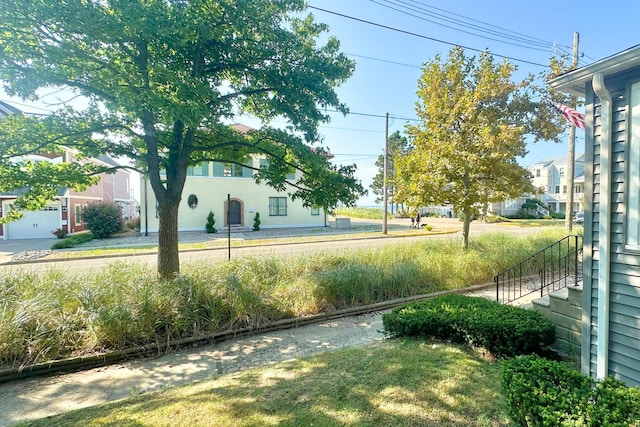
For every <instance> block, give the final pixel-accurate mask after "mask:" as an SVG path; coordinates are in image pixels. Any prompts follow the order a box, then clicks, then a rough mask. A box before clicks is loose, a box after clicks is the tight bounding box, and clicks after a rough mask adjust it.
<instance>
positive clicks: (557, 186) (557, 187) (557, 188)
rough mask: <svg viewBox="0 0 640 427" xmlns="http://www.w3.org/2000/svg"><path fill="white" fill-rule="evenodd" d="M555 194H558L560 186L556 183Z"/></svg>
mask: <svg viewBox="0 0 640 427" xmlns="http://www.w3.org/2000/svg"><path fill="white" fill-rule="evenodd" d="M556 194H560V186H559V185H556Z"/></svg>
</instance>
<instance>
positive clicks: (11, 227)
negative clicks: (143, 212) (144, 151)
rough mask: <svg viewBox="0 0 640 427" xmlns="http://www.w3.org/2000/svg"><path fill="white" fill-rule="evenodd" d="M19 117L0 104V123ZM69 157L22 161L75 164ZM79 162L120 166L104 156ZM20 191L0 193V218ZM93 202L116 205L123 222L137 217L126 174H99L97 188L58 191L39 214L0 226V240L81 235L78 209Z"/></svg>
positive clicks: (41, 156) (82, 227) (66, 151)
mask: <svg viewBox="0 0 640 427" xmlns="http://www.w3.org/2000/svg"><path fill="white" fill-rule="evenodd" d="M20 113H21V112H20V111H19V110H17V109H15V108H13V107H11V106H9V105H8V104H6V103H3V102H1V101H0V119H2V118H3V117H6V116H7V115H8V114H20ZM73 153H74V152H73V150H70V149H64V150H63V152H61V153H39V154H33V155H29V156H25V157H26V158H28V159H30V160H33V161H47V162H52V163H61V162H73V161H76V160H74V154H73ZM83 161H90V162H93V163H95V164H98V165H102V166H107V167H112V166H120V165H119V164H118V163H116V162H115V161H114V160H113V159H111V158H109V157H108V156H99V157H97V158H93V159H89V160H83ZM24 191H26V190H25V189H20V188H17V189H15V190H14V191H11V192H8V193H0V217H2V216H3V214H4V213H5V212H8V211H9V210H10V209H11V208H12V204H13V202H14V201H15V199H16V198H17V197H18V196H19V195H20V194H21V193H22V192H24ZM93 202H105V203H116V204H118V205H119V206H120V207H121V209H122V214H123V218H125V219H127V218H131V217H133V216H137V210H138V203H137V201H136V200H135V198H134V197H133V193H132V191H131V175H130V173H129V172H128V171H126V170H122V169H120V170H118V171H117V172H115V173H113V174H101V175H100V181H99V182H98V183H97V184H95V185H93V186H91V187H89V188H87V189H86V190H84V191H80V192H78V191H74V190H73V189H69V188H60V189H59V190H58V195H57V196H56V198H55V200H51V201H50V202H49V203H47V204H46V206H45V207H44V208H42V209H41V210H38V211H24V212H23V214H24V216H23V218H22V219H21V220H19V221H13V222H10V223H8V224H4V225H0V239H4V240H8V239H40V238H43V239H44V238H52V237H53V235H52V234H51V232H52V231H53V230H56V229H58V228H60V229H63V230H65V231H66V232H67V233H74V232H78V231H83V230H85V224H84V221H83V219H82V209H83V208H84V207H85V206H86V205H87V204H89V203H93Z"/></svg>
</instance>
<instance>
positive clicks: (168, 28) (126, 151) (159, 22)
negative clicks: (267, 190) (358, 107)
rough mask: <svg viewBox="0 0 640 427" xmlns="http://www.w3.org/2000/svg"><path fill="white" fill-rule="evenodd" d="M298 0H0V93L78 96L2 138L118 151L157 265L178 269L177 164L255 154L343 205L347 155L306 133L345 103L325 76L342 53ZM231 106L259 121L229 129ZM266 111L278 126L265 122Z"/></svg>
mask: <svg viewBox="0 0 640 427" xmlns="http://www.w3.org/2000/svg"><path fill="white" fill-rule="evenodd" d="M304 8H305V3H304V1H303V0H216V1H214V0H128V1H119V0H106V1H98V0H87V1H83V2H67V1H64V0H51V1H46V2H43V1H36V0H0V51H2V55H1V56H0V79H2V80H3V81H4V82H5V90H6V91H7V93H9V94H10V95H18V96H20V97H23V98H29V99H36V98H37V97H38V96H39V95H41V94H42V91H43V90H59V89H61V88H62V89H66V90H68V91H69V92H70V93H72V94H73V96H78V97H81V98H82V101H83V103H82V104H81V105H82V107H78V106H77V104H75V103H65V104H64V105H63V106H62V108H60V109H59V110H57V111H56V112H55V113H54V114H53V115H52V116H50V117H48V118H46V120H43V121H42V125H41V126H40V130H41V131H40V132H38V135H31V136H32V137H33V138H36V139H26V138H22V137H19V132H16V133H15V134H14V136H16V138H17V139H16V141H17V142H18V143H20V144H22V143H27V142H29V141H33V140H38V141H43V142H51V143H54V142H55V143H57V144H64V145H66V146H68V147H72V148H74V149H77V150H79V151H81V152H83V153H86V154H87V155H92V154H99V153H104V154H110V155H112V156H114V157H121V156H126V157H129V158H130V159H132V160H133V161H134V162H135V164H136V165H137V168H138V170H139V171H140V172H141V173H144V174H145V175H146V176H147V177H148V179H149V182H150V185H151V187H152V189H153V191H154V193H155V196H156V199H157V201H158V212H159V248H158V272H159V274H160V276H161V277H172V276H173V275H175V274H177V273H178V272H179V257H178V245H177V243H178V240H177V238H178V232H177V230H178V218H177V216H178V205H179V203H180V200H181V197H182V189H183V187H184V183H185V180H186V172H187V168H188V166H189V165H193V164H197V163H199V162H201V161H204V160H213V161H221V162H225V163H236V164H243V163H245V162H246V160H247V159H248V157H249V156H251V155H252V154H265V155H267V156H268V158H269V163H268V168H264V169H260V170H258V171H257V173H256V175H255V176H256V179H257V180H259V181H263V182H266V183H267V184H268V185H271V186H273V187H275V188H277V189H279V190H285V188H287V187H286V175H287V173H290V172H292V171H294V170H299V171H301V172H302V174H300V176H302V178H301V179H299V180H298V181H297V182H295V183H293V186H292V187H291V188H290V189H288V190H287V191H289V193H290V194H291V197H292V198H300V199H302V201H303V203H304V204H305V205H307V206H311V205H314V206H320V207H324V208H331V207H333V206H335V205H336V204H337V203H338V202H341V203H344V204H346V205H350V204H353V203H354V202H355V200H356V199H357V197H358V196H359V195H360V194H362V193H363V192H365V190H364V189H363V188H362V186H361V185H360V183H359V181H358V180H356V179H355V177H354V171H355V167H354V166H349V165H348V166H340V167H337V166H334V165H332V164H331V163H329V161H328V158H327V156H326V155H325V150H323V149H322V147H312V144H313V143H315V142H317V141H318V139H319V135H318V132H317V129H318V124H319V123H322V122H327V121H329V118H330V117H329V115H328V113H327V112H326V109H328V108H331V109H335V110H338V111H341V112H343V113H346V112H347V108H346V106H345V105H344V104H342V103H341V102H340V101H339V99H338V97H337V94H336V92H335V87H336V86H338V85H339V84H341V83H342V82H344V81H345V80H346V79H347V78H348V77H349V76H350V75H351V73H352V71H353V69H354V63H353V62H352V61H351V60H349V59H348V58H347V57H346V56H345V55H344V54H342V53H341V52H340V51H339V42H338V40H336V39H335V38H333V37H326V36H325V35H324V33H325V32H326V31H327V29H328V28H327V26H326V25H324V24H321V23H317V22H315V21H314V19H313V16H311V15H308V16H303V13H304ZM321 37H322V40H324V44H321V45H319V44H318V40H319V39H320V38H321ZM245 114H246V115H250V116H253V117H257V118H259V119H261V120H262V122H263V125H264V126H263V127H262V128H261V129H259V130H255V131H252V132H249V133H246V134H241V133H239V132H236V131H234V130H233V129H232V128H231V127H230V126H229V124H230V123H232V122H233V121H234V120H237V119H238V118H239V117H242V115H245ZM276 118H279V119H280V120H284V121H286V123H287V124H286V126H285V128H284V129H274V128H272V127H270V126H269V123H270V122H271V121H272V120H273V119H276ZM22 130H25V129H22ZM33 132H35V131H33ZM33 132H32V133H33Z"/></svg>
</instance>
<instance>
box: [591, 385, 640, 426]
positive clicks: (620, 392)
mask: <svg viewBox="0 0 640 427" xmlns="http://www.w3.org/2000/svg"><path fill="white" fill-rule="evenodd" d="M586 412H587V419H588V420H589V425H592V426H629V425H634V426H637V425H640V389H639V388H628V387H626V386H625V385H624V384H623V383H621V382H620V381H618V380H616V379H615V378H611V377H608V378H605V379H603V380H602V381H600V382H598V383H597V384H596V388H595V390H593V392H592V395H591V398H590V399H589V401H588V402H587V411H586Z"/></svg>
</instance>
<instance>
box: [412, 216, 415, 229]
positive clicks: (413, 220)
mask: <svg viewBox="0 0 640 427" xmlns="http://www.w3.org/2000/svg"><path fill="white" fill-rule="evenodd" d="M415 223H416V220H415V219H414V218H413V217H411V228H413V227H414V224H415Z"/></svg>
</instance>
